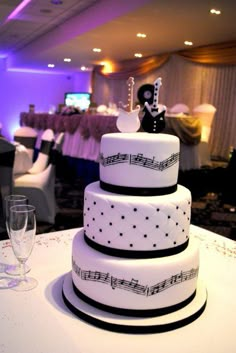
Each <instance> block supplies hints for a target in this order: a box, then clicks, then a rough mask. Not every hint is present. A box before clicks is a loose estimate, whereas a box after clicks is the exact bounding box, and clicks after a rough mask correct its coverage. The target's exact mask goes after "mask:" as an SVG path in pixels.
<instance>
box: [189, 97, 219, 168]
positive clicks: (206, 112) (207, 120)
mask: <svg viewBox="0 0 236 353" xmlns="http://www.w3.org/2000/svg"><path fill="white" fill-rule="evenodd" d="M215 113H216V108H215V107H214V106H213V105H212V104H208V103H204V104H200V105H198V106H196V107H195V108H194V109H193V116H195V117H198V118H199V119H200V120H201V124H202V132H201V141H200V145H199V156H200V163H201V165H202V166H205V165H210V164H211V158H210V150H209V139H210V134H211V127H212V124H213V120H214V117H215Z"/></svg>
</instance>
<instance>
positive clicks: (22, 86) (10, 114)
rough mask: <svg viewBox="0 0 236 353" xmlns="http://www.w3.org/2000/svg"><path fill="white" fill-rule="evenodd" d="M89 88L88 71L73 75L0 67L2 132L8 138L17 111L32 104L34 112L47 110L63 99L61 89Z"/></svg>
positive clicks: (25, 110)
mask: <svg viewBox="0 0 236 353" xmlns="http://www.w3.org/2000/svg"><path fill="white" fill-rule="evenodd" d="M68 91H70V92H72V91H84V92H90V72H81V73H76V74H73V75H66V74H65V75H56V74H46V73H45V74H40V73H26V72H10V71H5V70H3V68H2V69H1V68H0V122H1V123H2V125H3V128H2V134H3V135H4V136H5V137H6V138H8V139H10V140H12V138H13V132H14V130H15V129H16V128H18V127H19V115H20V113H21V112H27V111H28V110H29V104H35V111H36V112H48V111H49V110H50V108H51V107H52V106H54V107H55V108H57V106H58V104H60V103H64V93H65V92H68Z"/></svg>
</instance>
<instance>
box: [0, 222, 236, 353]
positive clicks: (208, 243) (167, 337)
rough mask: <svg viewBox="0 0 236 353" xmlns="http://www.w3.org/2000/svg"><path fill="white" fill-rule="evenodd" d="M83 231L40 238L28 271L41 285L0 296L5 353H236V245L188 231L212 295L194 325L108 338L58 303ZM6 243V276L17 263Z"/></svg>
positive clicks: (1, 249) (1, 255)
mask: <svg viewBox="0 0 236 353" xmlns="http://www.w3.org/2000/svg"><path fill="white" fill-rule="evenodd" d="M77 231H78V229H70V230H65V231H60V232H54V233H48V234H42V235H38V236H37V238H36V244H35V247H34V249H33V252H32V254H31V257H30V259H29V260H28V264H29V265H30V266H31V272H30V273H31V275H32V276H33V277H35V278H37V280H38V282H39V285H38V287H37V288H35V289H34V290H32V291H29V292H15V291H14V290H10V289H2V290H1V291H0V303H1V304H0V305H1V311H0V318H1V336H0V337H1V339H0V351H1V353H10V352H16V353H51V352H57V353H65V352H70V353H111V352H112V353H120V352H121V351H125V352H129V353H146V352H157V351H158V352H162V353H169V352H175V353H189V352H191V353H206V352H214V353H222V352H227V353H235V351H236V341H235V326H234V324H235V319H236V301H235V290H236V284H235V276H236V243H235V242H234V241H232V240H229V239H226V238H223V237H221V236H219V235H216V234H214V233H212V232H209V231H206V230H203V229H201V228H198V227H196V226H191V236H194V237H195V238H197V239H198V240H199V245H200V274H199V275H200V277H201V279H202V280H203V281H204V282H205V284H206V287H207V291H208V302H207V306H206V309H205V311H204V312H203V314H202V315H201V316H200V317H199V318H198V319H197V320H196V321H194V322H193V323H191V324H189V325H187V326H185V327H182V328H179V329H176V330H174V331H169V332H166V333H159V334H147V335H128V334H121V333H113V332H108V331H103V330H102V329H99V328H96V327H94V326H91V325H89V324H87V323H85V322H83V321H82V320H80V319H77V318H76V317H75V316H74V315H73V314H72V313H71V312H70V311H69V310H68V309H67V308H66V307H65V305H64V303H63V300H62V297H61V288H62V280H63V275H64V274H65V273H67V272H68V271H70V269H71V246H72V245H71V243H72V239H73V237H74V235H75V234H76V233H77ZM12 261H13V255H12V249H11V246H10V242H9V241H8V240H5V241H1V242H0V263H1V270H2V273H1V275H4V273H3V270H4V264H6V263H12Z"/></svg>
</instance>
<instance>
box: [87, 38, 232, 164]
mask: <svg viewBox="0 0 236 353" xmlns="http://www.w3.org/2000/svg"><path fill="white" fill-rule="evenodd" d="M148 69H149V70H148ZM130 76H133V77H134V80H135V86H134V97H135V98H134V99H136V100H137V91H138V89H139V87H141V86H142V85H143V84H146V83H153V82H154V81H155V80H156V78H157V77H162V82H163V85H162V88H161V90H160V95H159V103H162V104H165V105H166V106H167V107H171V106H173V105H174V104H175V103H185V104H187V105H188V106H189V107H190V110H192V109H193V108H194V107H195V106H196V105H198V104H201V103H210V104H213V105H214V106H215V107H216V108H217V112H216V116H215V120H214V123H213V127H212V133H211V138H210V148H211V154H212V155H213V156H217V157H221V158H228V154H229V149H230V146H234V147H236V99H235V97H236V41H234V42H229V43H223V44H216V45H210V46H207V47H200V48H194V49H190V50H185V51H180V52H177V53H175V54H171V55H161V56H157V57H151V58H147V59H142V60H140V61H139V59H138V60H132V61H128V62H125V63H121V64H120V65H119V66H118V67H117V71H116V72H115V73H112V74H106V75H104V74H102V72H101V68H99V67H96V68H95V69H94V72H93V80H92V86H93V87H92V88H93V100H94V101H95V102H96V103H97V104H107V105H108V104H109V102H112V103H116V104H118V102H119V101H122V102H123V103H127V84H126V81H127V79H128V77H130Z"/></svg>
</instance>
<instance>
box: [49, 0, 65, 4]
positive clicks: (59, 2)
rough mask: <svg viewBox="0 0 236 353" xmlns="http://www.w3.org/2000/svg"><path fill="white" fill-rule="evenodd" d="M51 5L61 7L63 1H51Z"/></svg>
mask: <svg viewBox="0 0 236 353" xmlns="http://www.w3.org/2000/svg"><path fill="white" fill-rule="evenodd" d="M51 4H53V5H61V4H63V1H62V0H51Z"/></svg>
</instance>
